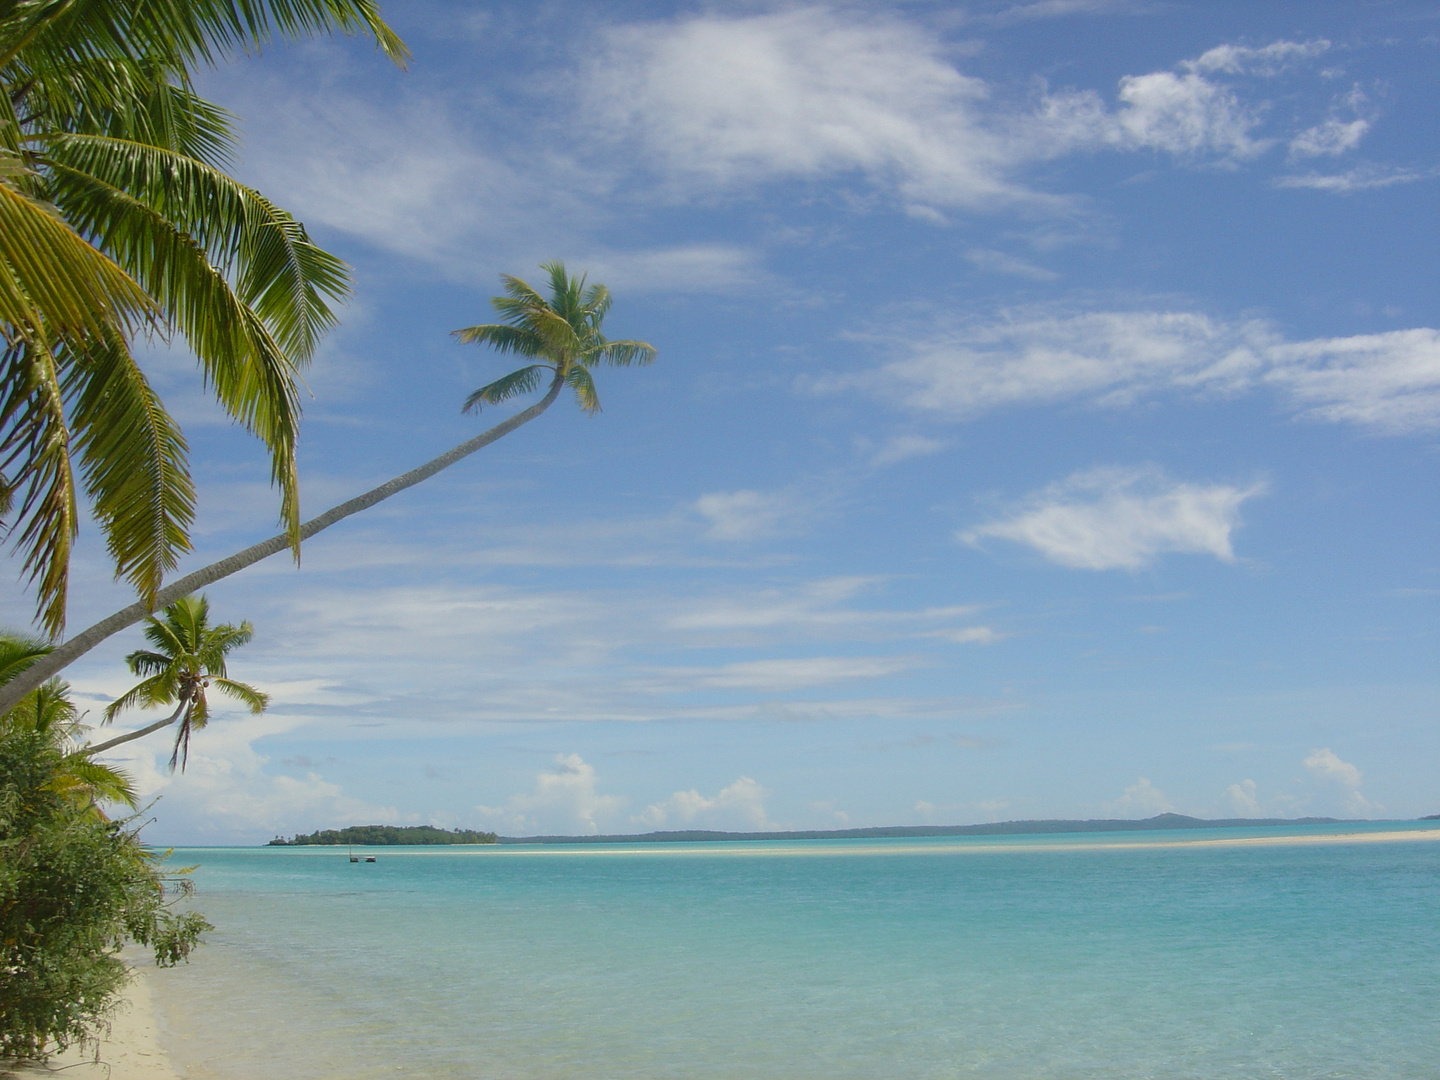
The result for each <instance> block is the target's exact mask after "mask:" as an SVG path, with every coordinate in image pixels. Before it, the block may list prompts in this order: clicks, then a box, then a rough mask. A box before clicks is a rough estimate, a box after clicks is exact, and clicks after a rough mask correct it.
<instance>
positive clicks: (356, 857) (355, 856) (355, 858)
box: [350, 845, 360, 862]
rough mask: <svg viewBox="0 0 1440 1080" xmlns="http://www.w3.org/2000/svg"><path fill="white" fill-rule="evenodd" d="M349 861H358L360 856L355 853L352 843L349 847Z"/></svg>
mask: <svg viewBox="0 0 1440 1080" xmlns="http://www.w3.org/2000/svg"><path fill="white" fill-rule="evenodd" d="M350 861H351V862H359V861H360V856H358V855H356V854H355V848H354V846H353V845H352V846H351V848H350Z"/></svg>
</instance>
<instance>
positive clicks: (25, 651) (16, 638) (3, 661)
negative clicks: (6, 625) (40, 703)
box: [0, 631, 55, 686]
mask: <svg viewBox="0 0 1440 1080" xmlns="http://www.w3.org/2000/svg"><path fill="white" fill-rule="evenodd" d="M54 648H55V646H53V645H51V644H50V643H49V642H48V641H41V640H40V639H39V638H34V637H30V636H28V635H25V634H14V633H10V632H8V631H5V632H0V686H4V685H5V684H6V683H8V682H9V681H10V680H11V679H13V678H15V676H16V675H19V674H20V673H21V672H22V671H24V670H25V669H26V668H28V667H29V666H30V665H31V664H33V663H35V661H36V660H39V659H40V658H41V657H42V656H47V655H49V653H50V652H52V651H53V650H54Z"/></svg>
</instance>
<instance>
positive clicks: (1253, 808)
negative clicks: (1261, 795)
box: [1225, 780, 1260, 817]
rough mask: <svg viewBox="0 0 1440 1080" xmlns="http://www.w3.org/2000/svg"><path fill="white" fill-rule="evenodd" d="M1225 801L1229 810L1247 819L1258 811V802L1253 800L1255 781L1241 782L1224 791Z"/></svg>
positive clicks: (1255, 799)
mask: <svg viewBox="0 0 1440 1080" xmlns="http://www.w3.org/2000/svg"><path fill="white" fill-rule="evenodd" d="M1225 799H1226V801H1227V802H1228V803H1229V804H1230V807H1231V809H1233V810H1234V811H1235V813H1237V814H1239V815H1240V816H1241V817H1248V816H1250V815H1253V814H1255V813H1256V812H1257V811H1259V809H1260V800H1259V799H1257V798H1255V781H1254V780H1241V781H1240V782H1239V783H1238V784H1231V785H1230V786H1229V787H1227V788H1226V789H1225Z"/></svg>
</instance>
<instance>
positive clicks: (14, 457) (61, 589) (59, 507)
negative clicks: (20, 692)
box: [0, 342, 79, 637]
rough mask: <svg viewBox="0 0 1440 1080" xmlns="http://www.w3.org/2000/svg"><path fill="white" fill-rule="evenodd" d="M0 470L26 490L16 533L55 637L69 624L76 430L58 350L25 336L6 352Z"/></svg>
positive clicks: (16, 512)
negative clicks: (69, 417) (72, 430)
mask: <svg viewBox="0 0 1440 1080" xmlns="http://www.w3.org/2000/svg"><path fill="white" fill-rule="evenodd" d="M0 387H3V388H4V390H5V391H6V397H5V398H4V399H3V400H0V473H5V474H7V475H9V476H10V477H11V478H12V483H13V485H14V486H15V487H16V488H18V489H20V490H21V491H22V493H23V494H22V497H21V499H20V505H19V507H18V508H13V509H12V514H11V521H12V522H13V523H14V524H13V525H12V526H11V531H12V535H15V534H16V530H18V535H15V546H16V547H17V548H18V549H19V550H20V551H21V552H22V553H23V555H24V561H23V572H24V573H26V574H27V575H28V576H29V579H30V582H31V584H32V585H33V586H34V587H35V592H36V606H37V618H38V619H39V620H40V623H41V625H42V626H44V628H45V630H46V632H47V633H48V634H50V635H51V636H52V637H57V636H59V634H60V632H61V630H63V629H64V626H65V600H66V593H67V588H68V580H69V566H70V546H71V544H72V543H73V542H74V539H75V536H76V534H77V532H78V531H79V522H78V512H77V507H76V500H75V477H74V473H73V471H72V469H71V465H70V432H69V427H68V425H67V423H66V419H65V402H64V394H63V391H62V388H61V386H60V380H59V374H58V372H57V371H56V369H55V357H54V356H52V355H51V354H50V352H49V350H47V349H43V348H37V347H35V346H33V345H32V344H30V343H27V342H20V343H18V344H15V345H12V346H11V347H10V348H9V349H7V350H5V353H4V355H3V357H0Z"/></svg>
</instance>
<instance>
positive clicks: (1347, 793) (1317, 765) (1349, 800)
mask: <svg viewBox="0 0 1440 1080" xmlns="http://www.w3.org/2000/svg"><path fill="white" fill-rule="evenodd" d="M1304 765H1305V768H1307V769H1308V770H1310V774H1311V775H1312V776H1314V777H1316V778H1317V779H1320V780H1325V781H1329V782H1332V783H1335V784H1338V785H1340V787H1341V788H1342V789H1343V790H1344V795H1343V799H1342V803H1343V805H1344V807H1345V809H1346V810H1347V811H1349V812H1350V813H1352V814H1364V813H1368V812H1370V811H1372V810H1382V809H1384V807H1382V806H1381V805H1380V804H1379V803H1373V802H1371V801H1370V800H1369V799H1367V798H1366V797H1365V796H1364V795H1362V794H1361V793H1360V784H1361V782H1362V781H1363V780H1364V779H1365V775H1364V773H1362V772H1361V771H1360V770H1359V769H1358V768H1357V767H1356V766H1354V765H1352V764H1350V762H1348V761H1343V760H1341V758H1340V756H1339V755H1338V754H1336V753H1335V751H1333V750H1331V749H1330V748H1329V747H1328V746H1325V747H1321V748H1320V749H1318V750H1311V751H1310V753H1309V755H1308V756H1307V757H1306V758H1305V761H1304Z"/></svg>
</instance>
